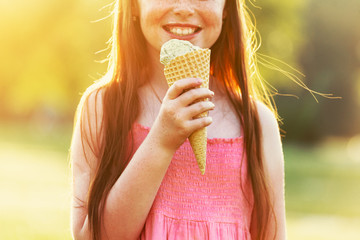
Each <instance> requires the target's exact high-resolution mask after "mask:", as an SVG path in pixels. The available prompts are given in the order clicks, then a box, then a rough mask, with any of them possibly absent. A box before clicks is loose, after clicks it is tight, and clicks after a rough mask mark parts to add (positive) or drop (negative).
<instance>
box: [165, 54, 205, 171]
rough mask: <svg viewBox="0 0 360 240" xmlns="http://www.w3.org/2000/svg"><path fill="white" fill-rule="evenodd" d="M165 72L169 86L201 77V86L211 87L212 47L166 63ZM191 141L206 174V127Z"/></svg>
mask: <svg viewBox="0 0 360 240" xmlns="http://www.w3.org/2000/svg"><path fill="white" fill-rule="evenodd" d="M164 74H165V77H166V81H167V83H168V85H169V86H171V85H173V84H174V82H176V81H177V80H180V79H183V78H201V79H202V80H204V81H203V83H202V84H201V86H200V87H204V88H209V74H210V49H199V50H196V51H193V52H189V53H187V54H185V55H181V56H178V57H176V58H174V59H173V60H171V61H170V62H169V63H168V64H166V65H165V67H164ZM204 100H207V99H201V100H199V101H204ZM207 114H208V112H204V113H201V114H199V115H197V116H196V118H200V117H205V116H207ZM189 141H190V145H191V147H192V149H193V152H194V154H195V158H196V161H197V164H198V166H199V169H200V171H201V174H204V173H205V166H206V145H207V131H206V128H201V129H199V130H197V131H195V132H193V133H192V134H191V135H190V137H189Z"/></svg>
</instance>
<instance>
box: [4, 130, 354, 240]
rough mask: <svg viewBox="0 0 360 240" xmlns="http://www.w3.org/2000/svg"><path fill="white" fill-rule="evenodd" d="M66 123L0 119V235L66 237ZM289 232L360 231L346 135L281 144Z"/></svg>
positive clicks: (316, 235) (332, 235) (311, 235)
mask: <svg viewBox="0 0 360 240" xmlns="http://www.w3.org/2000/svg"><path fill="white" fill-rule="evenodd" d="M70 135H71V127H61V128H59V127H54V128H51V127H47V128H43V126H39V125H33V124H31V125H27V126H26V125H19V124H0V164H1V168H0V192H1V198H0V213H1V214H0V226H1V231H0V239H2V240H7V239H9V240H10V239H11V240H12V239H15V240H16V239H27V240H35V239H36V240H42V239H44V240H45V239H55V240H57V239H62V240H63V239H65V240H66V239H71V235H70V189H71V181H70V168H69V163H68V159H67V153H68V148H69V144H70ZM284 154H285V170H286V211H287V228H288V236H289V239H294V240H297V239H299V240H300V239H309V240H312V239H314V240H315V239H316V240H322V239H324V240H325V239H326V240H335V239H360V228H359V226H360V204H359V202H360V188H359V187H358V183H360V161H354V160H351V159H350V158H349V157H348V156H347V153H346V141H339V142H336V144H333V143H326V144H323V145H319V146H313V147H309V146H301V145H297V144H285V145H284Z"/></svg>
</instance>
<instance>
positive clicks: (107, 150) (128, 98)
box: [77, 0, 276, 240]
mask: <svg viewBox="0 0 360 240" xmlns="http://www.w3.org/2000/svg"><path fill="white" fill-rule="evenodd" d="M136 3H137V1H132V0H116V1H115V4H114V10H113V13H112V14H113V19H114V26H113V33H112V37H111V41H110V43H111V52H110V55H109V66H108V72H107V74H106V75H105V76H104V77H103V78H102V79H101V80H100V81H98V82H97V83H95V84H94V85H92V86H91V87H90V88H88V89H87V91H86V92H85V93H84V95H83V97H82V100H81V102H80V104H79V107H78V110H77V117H78V121H79V122H80V126H81V133H82V141H83V145H84V144H86V145H88V146H89V149H91V151H93V154H94V155H95V156H96V157H97V158H98V161H99V162H98V166H97V169H96V173H95V176H94V177H93V178H92V181H91V183H90V189H89V193H88V199H87V202H86V204H85V206H86V207H87V209H88V219H89V225H90V230H91V236H92V239H93V240H97V239H100V233H101V228H102V227H101V224H102V216H103V212H104V205H105V201H106V198H107V196H108V194H109V192H110V190H111V188H112V186H113V185H114V184H115V182H116V180H117V179H118V178H119V176H120V175H121V173H122V172H123V171H124V169H125V167H126V165H127V163H128V162H129V161H130V157H131V156H130V152H131V149H132V146H131V142H132V141H131V139H132V132H131V129H132V125H133V123H134V122H135V120H136V118H137V116H138V114H139V99H138V95H137V90H138V88H139V87H140V86H141V85H142V84H144V83H145V82H146V81H147V77H146V76H147V75H148V74H149V68H148V66H147V65H146V62H145V60H146V59H148V58H147V56H146V53H147V49H146V42H145V41H146V40H145V38H144V36H143V34H142V31H141V28H140V24H139V21H133V17H134V13H135V12H136V8H137V6H136ZM225 11H226V17H225V19H224V23H223V27H222V31H221V34H220V36H219V38H218V39H217V41H216V42H215V44H214V45H213V46H212V47H211V51H212V54H211V66H210V71H211V75H212V76H213V77H214V79H216V81H217V82H218V83H219V84H221V85H222V86H224V88H225V90H226V94H227V97H228V98H229V100H230V101H231V103H232V105H233V107H234V109H235V110H236V113H237V115H238V118H239V119H240V121H241V126H242V128H243V135H244V143H245V144H244V151H245V155H246V156H247V158H246V159H247V161H248V172H249V178H250V179H251V183H252V188H253V193H254V210H253V216H252V223H251V224H252V227H251V235H252V238H253V239H266V237H267V236H268V235H269V232H270V229H269V228H270V227H269V226H270V219H271V218H272V217H273V219H275V214H274V210H273V206H272V204H271V201H270V191H271V189H270V188H269V185H268V178H267V176H266V173H265V171H264V166H263V156H262V150H261V149H262V146H261V139H262V136H261V126H260V123H259V117H258V114H257V108H256V101H261V102H263V103H264V104H265V105H267V106H268V107H269V108H270V109H272V110H274V107H272V104H271V103H272V101H271V98H270V97H269V94H268V92H267V90H266V87H265V85H264V83H263V82H262V79H261V77H260V75H259V73H258V70H257V62H256V51H257V49H258V46H257V41H256V29H255V25H254V24H253V21H252V17H251V16H252V15H251V14H250V12H249V11H248V9H247V7H246V5H245V0H226V3H225ZM100 92H101V94H99V95H98V93H100ZM94 93H95V95H96V96H100V98H99V97H95V99H97V101H101V104H102V114H101V116H98V115H97V114H95V117H96V118H99V119H96V120H95V121H96V122H97V123H99V126H100V127H99V130H98V131H96V132H93V131H94V130H92V128H91V127H90V125H89V124H90V121H89V115H88V114H87V112H88V109H89V108H95V112H96V105H98V104H95V106H90V105H89V96H91V95H93V94H94ZM274 112H275V111H274ZM92 121H94V120H92ZM84 149H85V148H84ZM129 149H130V150H129ZM85 156H86V155H85ZM119 159H120V161H119ZM239 171H240V169H239ZM275 226H276V224H275ZM275 235H276V232H275ZM274 238H275V236H274Z"/></svg>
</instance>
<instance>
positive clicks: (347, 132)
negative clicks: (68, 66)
mask: <svg viewBox="0 0 360 240" xmlns="http://www.w3.org/2000/svg"><path fill="white" fill-rule="evenodd" d="M303 18H304V19H306V20H307V21H306V28H304V30H303V32H302V34H303V35H304V36H306V44H305V45H303V46H302V48H301V54H300V55H299V60H300V63H301V65H302V66H303V71H304V73H305V75H306V78H305V79H304V81H305V83H306V84H307V85H308V86H309V87H310V88H311V89H313V90H315V91H320V92H323V93H332V94H334V95H335V96H340V97H342V99H336V100H330V99H326V98H322V97H320V98H318V100H319V104H316V103H315V101H314V99H313V97H312V96H311V95H310V94H309V93H307V92H306V91H302V92H301V94H299V97H300V100H296V99H287V100H285V99H284V98H282V99H281V100H280V99H278V104H279V108H280V110H281V111H280V113H281V114H282V116H283V117H284V119H285V126H284V127H285V129H288V131H287V132H288V134H287V137H288V138H290V139H297V140H303V141H317V140H321V139H323V138H324V137H328V136H353V135H355V134H359V133H360V124H359V123H360V111H359V110H360V104H359V97H360V91H359V85H360V84H359V81H360V79H359V75H358V73H359V69H360V56H359V52H358V51H359V46H360V28H359V27H358V26H357V22H358V20H359V19H360V2H359V1H358V0H348V1H340V0H316V1H315V0H313V1H311V2H310V4H309V5H308V7H307V9H306V12H305V13H304V15H303Z"/></svg>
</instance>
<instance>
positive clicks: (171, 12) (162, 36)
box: [137, 0, 225, 51]
mask: <svg viewBox="0 0 360 240" xmlns="http://www.w3.org/2000/svg"><path fill="white" fill-rule="evenodd" d="M137 1H138V6H139V18H140V25H141V29H142V32H143V34H144V36H145V39H146V40H147V42H148V44H149V45H150V46H151V47H152V48H154V49H155V50H156V51H160V49H161V46H162V44H163V43H165V42H166V41H168V40H170V39H173V38H177V39H181V40H187V41H190V42H191V43H192V44H194V45H197V46H199V47H202V48H210V47H211V46H212V45H213V44H214V43H215V41H216V40H217V39H218V37H219V35H220V32H221V28H222V22H223V14H224V13H223V12H224V5H225V0H137Z"/></svg>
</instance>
